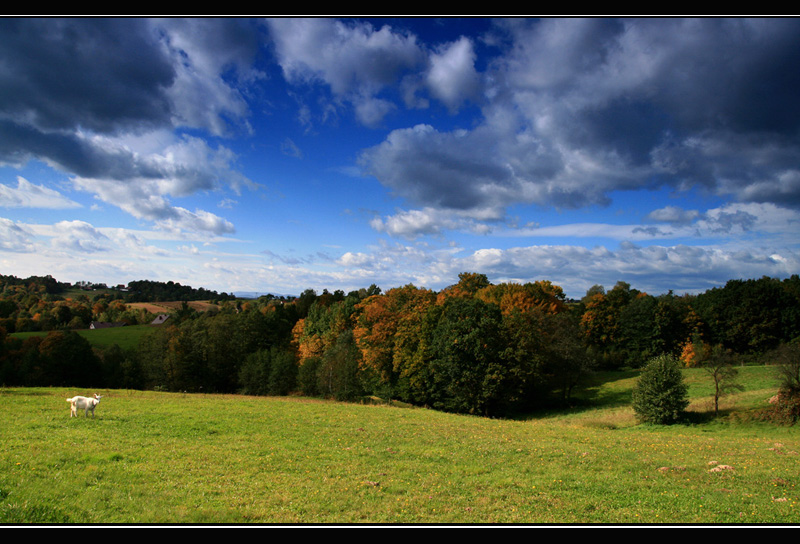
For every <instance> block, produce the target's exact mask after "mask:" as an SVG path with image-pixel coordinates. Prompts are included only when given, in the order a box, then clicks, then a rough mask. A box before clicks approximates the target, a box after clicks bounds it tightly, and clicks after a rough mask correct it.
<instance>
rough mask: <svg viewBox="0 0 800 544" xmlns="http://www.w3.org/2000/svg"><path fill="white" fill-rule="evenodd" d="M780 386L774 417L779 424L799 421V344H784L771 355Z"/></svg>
mask: <svg viewBox="0 0 800 544" xmlns="http://www.w3.org/2000/svg"><path fill="white" fill-rule="evenodd" d="M772 357H773V358H774V360H775V362H776V363H777V364H778V372H779V375H780V380H781V385H780V390H779V391H778V395H777V397H776V399H775V403H774V410H775V417H776V419H777V420H778V421H779V422H781V423H788V424H790V425H794V424H795V423H797V422H798V421H800V344H798V343H796V342H793V343H790V344H784V345H782V346H780V347H779V348H778V349H776V350H775V351H774V352H773V353H772Z"/></svg>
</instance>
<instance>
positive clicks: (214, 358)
mask: <svg viewBox="0 0 800 544" xmlns="http://www.w3.org/2000/svg"><path fill="white" fill-rule="evenodd" d="M92 287H96V286H87V285H81V286H75V285H70V284H64V283H60V282H58V281H56V280H55V279H53V278H51V277H50V276H45V277H31V278H26V279H18V278H15V277H13V276H0V340H1V341H2V343H1V344H0V385H7V386H10V385H27V386H49V385H52V386H73V387H82V388H131V389H160V390H166V391H192V392H194V391H204V392H224V393H244V394H253V395H286V394H293V393H302V394H305V395H312V396H322V397H330V398H336V399H340V400H356V399H363V398H366V397H373V398H379V399H396V400H400V401H403V402H408V403H411V404H415V405H420V406H430V407H433V408H437V409H442V410H448V411H453V412H462V413H475V414H482V415H503V414H509V413H514V412H518V411H521V410H526V409H529V408H531V407H535V406H542V405H552V404H561V403H565V402H570V399H571V397H572V394H573V392H574V391H575V389H576V388H577V387H580V385H581V383H582V382H583V380H584V379H585V377H586V376H587V375H588V374H589V373H590V372H592V371H593V370H596V369H607V370H612V369H623V368H640V367H641V366H643V365H644V363H645V362H646V361H647V360H648V359H650V358H652V357H654V356H657V355H660V354H669V355H671V356H673V357H675V358H677V359H679V360H680V361H681V362H682V364H684V365H685V366H698V365H702V364H703V362H704V358H705V357H706V356H707V354H709V353H711V351H712V350H711V348H712V347H713V348H715V349H720V350H725V351H726V352H727V353H729V354H730V355H731V357H734V358H735V359H736V360H737V361H738V362H739V363H747V364H763V363H765V362H768V361H769V360H770V357H771V356H772V354H773V353H774V352H775V350H777V349H780V348H782V347H783V346H786V345H789V344H793V343H796V342H797V341H798V339H800V277H798V276H797V275H794V276H792V277H790V278H787V279H783V280H779V279H775V278H769V277H763V278H760V279H747V280H730V281H728V282H727V283H726V285H725V286H722V287H717V288H714V289H710V290H708V291H706V292H704V293H702V294H698V295H680V296H678V295H675V294H673V293H672V292H669V293H666V294H662V295H650V294H648V293H645V292H641V291H639V290H637V289H635V288H633V287H631V286H630V285H629V284H627V283H625V282H618V283H617V284H616V285H615V286H614V287H613V288H612V289H610V290H606V289H604V288H603V287H601V286H595V287H592V288H591V289H589V290H588V291H587V293H586V294H585V296H584V297H583V298H582V299H581V300H579V301H576V300H568V299H567V298H566V297H565V296H564V293H563V291H562V289H561V288H560V287H559V286H557V285H555V284H553V283H551V282H549V281H536V282H531V283H525V284H517V283H500V284H492V283H491V282H489V281H488V279H487V277H486V276H485V275H483V274H477V273H463V274H460V275H459V277H458V282H456V283H454V284H453V285H451V286H449V287H447V288H445V289H442V290H441V291H438V292H437V291H432V290H429V289H426V288H424V287H417V286H414V285H412V284H409V285H406V286H402V287H396V288H392V289H390V290H388V291H386V292H382V290H381V289H380V288H379V287H377V286H375V285H371V286H369V287H365V288H362V289H359V290H357V291H351V292H349V293H347V294H345V293H344V292H342V291H334V292H333V293H331V292H329V291H327V290H324V291H323V292H322V293H317V292H316V291H314V290H311V289H307V290H306V291H303V292H302V293H301V294H299V295H298V296H296V297H274V296H264V297H260V298H258V299H251V300H242V299H235V297H233V296H232V295H227V294H225V293H222V294H217V293H215V292H213V291H207V290H204V289H193V288H191V287H187V286H181V285H180V284H176V283H173V282H167V283H161V282H151V281H140V282H131V283H130V284H129V285H128V286H125V287H123V286H117V287H114V288H107V287H105V286H103V288H100V289H96V290H90V289H91V288H92ZM192 300H210V301H212V302H213V303H214V304H213V305H212V306H211V307H210V309H209V310H208V311H205V312H197V311H195V310H192V309H191V308H190V307H189V306H188V305H183V307H182V308H180V309H179V310H177V311H175V312H174V313H173V315H172V317H171V318H170V319H169V320H168V321H167V322H166V323H165V324H164V325H161V326H152V332H151V333H148V334H146V335H144V336H143V337H142V340H141V341H140V343H139V345H138V346H137V347H136V348H135V349H129V350H123V349H121V348H119V346H113V347H112V348H107V349H103V350H101V349H99V348H97V347H93V346H92V345H91V343H90V342H89V341H88V340H86V339H85V338H84V336H81V335H79V334H77V333H76V332H75V330H79V329H86V328H88V327H89V325H90V324H91V323H92V322H96V321H102V322H124V323H126V324H128V325H146V324H149V323H151V322H152V320H153V318H154V317H155V316H154V315H153V314H152V313H150V312H149V311H147V310H145V309H142V308H138V307H129V306H128V304H129V303H132V302H164V301H192ZM30 331H49V333H48V334H46V335H35V336H31V337H26V338H24V339H23V338H20V337H17V336H15V335H13V333H15V332H30Z"/></svg>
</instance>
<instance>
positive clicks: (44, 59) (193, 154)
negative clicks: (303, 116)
mask: <svg viewBox="0 0 800 544" xmlns="http://www.w3.org/2000/svg"><path fill="white" fill-rule="evenodd" d="M0 32H1V33H2V34H3V40H2V43H0V57H2V58H3V59H4V65H3V66H4V69H3V70H2V74H0V94H2V95H3V102H2V104H1V105H0V164H9V165H14V166H23V165H25V164H26V163H27V162H29V161H32V160H38V161H41V162H43V163H46V164H48V165H50V166H52V167H53V168H55V169H57V170H59V171H61V172H63V173H65V174H67V175H69V176H72V177H73V178H72V179H73V180H74V183H75V184H76V186H77V187H78V188H80V189H82V190H85V191H88V192H90V193H94V194H95V195H97V196H98V197H99V198H101V199H102V200H103V201H105V202H107V203H109V204H113V205H115V206H118V207H120V208H121V209H124V210H126V211H128V212H130V213H133V214H134V215H135V216H136V217H139V218H146V219H154V220H155V219H160V220H162V221H164V220H165V221H168V222H169V224H171V225H173V226H174V225H177V224H182V225H186V226H187V228H202V229H211V230H212V231H213V232H230V231H231V225H230V223H229V222H227V221H224V220H220V219H219V218H216V217H212V216H211V214H208V213H207V212H202V211H198V212H187V211H186V210H183V209H180V208H177V207H176V208H174V209H171V208H170V206H169V205H168V204H167V203H166V202H167V201H166V197H167V196H173V197H180V196H187V195H191V194H194V193H196V192H197V191H208V190H214V189H218V188H220V187H222V186H225V187H228V188H231V189H232V190H234V191H239V190H241V188H242V187H245V186H248V187H251V188H252V187H254V184H252V183H251V182H250V181H249V180H248V179H246V178H245V177H244V176H242V175H241V174H240V173H239V172H238V171H237V170H236V167H235V160H236V157H235V156H233V154H232V153H231V152H230V150H229V149H227V148H226V147H224V146H217V147H216V148H212V147H211V146H210V145H209V144H208V143H207V142H206V141H204V140H201V139H200V137H197V136H193V137H188V136H187V137H184V138H178V139H176V138H175V137H174V136H172V134H173V131H174V130H176V129H180V128H193V129H202V130H204V131H206V132H208V133H209V134H212V135H217V136H223V135H225V134H227V133H228V132H229V131H230V129H231V126H239V127H244V128H245V129H246V130H249V128H248V127H247V120H246V118H247V116H248V113H249V112H248V107H247V104H246V102H245V100H244V97H243V95H242V93H241V91H240V89H241V86H242V85H246V84H247V83H248V82H252V81H255V80H257V79H259V78H260V77H261V76H260V74H258V73H257V72H254V71H253V70H252V69H251V68H249V66H250V65H251V63H252V59H253V57H254V55H255V53H256V52H257V50H258V41H257V39H256V38H257V27H256V26H255V25H253V24H252V23H251V22H245V21H241V20H226V19H223V20H216V19H188V20H183V19H181V20H175V19H165V20H157V19H124V20H120V19H101V18H97V19H95V18H91V19H68V18H57V19H35V18H34V19H28V18H25V19H5V20H3V21H0ZM234 81H235V82H236V84H237V85H234V83H233V82H234ZM143 142H148V144H147V145H148V146H150V148H148V149H143V148H141V147H139V146H140V145H141V144H142V143H143ZM153 142H160V143H161V144H162V147H160V148H153V147H152V146H153ZM32 190H34V187H33V186H31V185H24V184H23V185H21V186H19V187H18V188H17V190H16V191H14V192H13V193H11V192H9V191H8V190H4V193H5V197H6V198H7V199H9V201H16V202H23V201H24V199H23V196H22V194H23V191H28V196H27V198H29V199H30V198H33V197H32V196H30V195H31V193H30V191H32ZM38 192H39V194H38V196H37V198H38V199H39V201H40V202H43V200H42V198H44V197H45V192H44V191H43V190H42V189H41V188H40V189H39V190H38ZM47 197H48V198H49V201H48V202H49V203H50V205H51V206H52V205H57V202H58V201H57V199H56V197H55V195H53V194H52V193H48V194H47ZM132 197H141V198H143V201H141V202H132V201H131V200H130V199H131V198H132ZM13 199H16V200H13ZM20 199H23V200H20ZM29 201H31V200H29ZM67 202H68V201H67V200H62V201H61V203H62V204H66V203H67Z"/></svg>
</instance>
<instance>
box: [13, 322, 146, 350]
mask: <svg viewBox="0 0 800 544" xmlns="http://www.w3.org/2000/svg"><path fill="white" fill-rule="evenodd" d="M153 330H155V329H154V327H153V326H151V325H128V326H125V327H110V328H107V329H97V330H93V329H78V330H76V331H75V332H76V333H78V334H80V335H81V336H83V337H84V338H86V339H87V340H88V341H89V343H90V344H92V346H94V347H97V348H100V349H106V348H110V347H111V346H113V345H114V344H117V345H118V346H119V347H121V348H122V349H133V348H135V347H136V346H138V345H139V341H140V340H141V338H142V336H144V335H146V334H148V333H151V332H153ZM48 332H49V331H34V332H15V333H12V334H11V335H10V336H12V337H15V338H21V339H23V340H24V339H25V338H30V337H31V336H41V337H45V336H47V334H48Z"/></svg>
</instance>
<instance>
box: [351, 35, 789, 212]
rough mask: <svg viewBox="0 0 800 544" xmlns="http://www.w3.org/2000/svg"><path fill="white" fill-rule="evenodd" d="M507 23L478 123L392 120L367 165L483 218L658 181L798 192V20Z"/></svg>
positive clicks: (413, 199)
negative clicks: (396, 123)
mask: <svg viewBox="0 0 800 544" xmlns="http://www.w3.org/2000/svg"><path fill="white" fill-rule="evenodd" d="M501 25H502V26H501V27H499V28H497V29H495V30H496V32H498V33H502V34H503V36H504V37H505V39H506V43H508V44H509V45H508V47H507V48H506V49H505V50H503V51H502V54H501V55H498V56H497V57H496V58H495V59H494V61H492V62H490V63H489V66H488V67H487V69H486V71H485V73H483V74H481V76H482V78H483V80H485V81H486V82H487V86H486V88H485V91H484V96H485V98H486V99H485V100H484V101H483V102H481V107H482V111H483V119H482V122H481V123H479V124H478V125H477V126H475V127H474V128H470V129H466V130H451V131H442V130H437V129H434V128H433V127H430V126H426V125H419V126H416V127H411V128H405V129H397V130H394V131H392V132H391V133H390V134H389V135H388V136H387V137H386V139H385V140H384V141H383V142H382V143H381V144H379V145H377V146H374V147H372V148H370V149H367V150H365V151H364V152H363V153H362V155H361V157H360V164H361V165H362V167H363V169H364V172H365V173H366V174H368V175H371V176H374V177H375V178H377V179H378V180H379V181H380V182H381V183H382V184H384V185H385V186H386V187H388V188H389V189H390V190H391V191H392V192H393V194H395V195H396V196H397V197H400V198H403V199H405V200H406V201H407V202H409V203H410V204H412V205H415V206H418V207H420V208H425V207H436V208H441V209H452V210H461V211H474V212H475V213H476V215H477V214H478V213H483V212H484V211H485V210H486V209H487V208H491V209H493V210H495V212H496V214H495V215H498V214H502V213H503V212H504V211H505V210H506V209H507V208H508V207H510V206H512V205H515V204H532V205H546V206H556V207H560V208H577V207H584V206H588V205H605V204H609V203H610V201H611V195H612V194H613V193H614V192H615V191H620V190H637V189H650V188H657V187H661V186H667V187H670V188H673V189H674V190H676V191H680V190H685V189H689V188H692V187H701V188H703V189H704V190H707V191H709V192H710V193H712V194H717V195H720V196H723V197H730V198H733V199H736V200H739V201H741V202H758V203H776V204H781V205H787V206H797V205H798V204H800V170H799V169H798V166H797V148H798V144H799V143H800V141H798V133H800V132H799V131H798V129H800V113H798V112H797V108H795V107H794V102H795V101H796V96H795V95H796V90H797V88H798V87H799V86H800V85H799V84H800V76H798V73H797V70H794V69H792V68H791V67H792V66H795V65H796V64H797V62H798V61H800V32H798V29H800V26H799V25H798V22H797V21H796V20H791V19H787V20H783V19H766V20H760V19H755V20H751V19H746V20H743V19H733V20H726V19H688V20H684V19H645V20H638V19H622V20H618V19H589V20H577V19H544V20H514V21H510V22H503V23H501ZM453 48H455V46H453ZM443 81H444V80H443ZM442 96H444V95H442ZM784 113H785V115H784ZM663 213H665V212H662V216H663ZM663 218H664V217H662V219H663ZM653 219H656V216H653ZM680 220H681V221H687V220H691V218H690V217H683V218H680Z"/></svg>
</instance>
